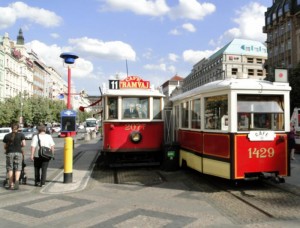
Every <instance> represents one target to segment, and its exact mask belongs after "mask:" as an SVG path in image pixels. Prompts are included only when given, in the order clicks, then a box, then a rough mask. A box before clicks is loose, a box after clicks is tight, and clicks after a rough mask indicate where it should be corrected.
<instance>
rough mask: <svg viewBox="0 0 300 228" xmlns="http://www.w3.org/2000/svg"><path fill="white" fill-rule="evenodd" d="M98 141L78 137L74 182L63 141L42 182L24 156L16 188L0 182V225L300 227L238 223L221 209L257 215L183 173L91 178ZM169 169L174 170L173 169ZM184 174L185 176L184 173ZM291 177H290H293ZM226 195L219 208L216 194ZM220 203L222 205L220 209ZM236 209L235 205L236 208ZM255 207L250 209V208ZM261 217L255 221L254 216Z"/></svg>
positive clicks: (1, 173) (0, 173)
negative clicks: (165, 177) (192, 183)
mask: <svg viewBox="0 0 300 228" xmlns="http://www.w3.org/2000/svg"><path fill="white" fill-rule="evenodd" d="M100 144H101V141H100V140H99V138H98V139H92V140H91V141H89V142H84V141H81V142H80V141H78V142H77V143H76V144H75V149H74V167H73V183H70V184H64V183H63V179H62V176H63V169H62V167H63V147H64V145H57V146H56V148H57V151H56V154H57V155H56V160H54V161H51V163H50V167H49V171H48V178H47V179H48V182H47V184H46V186H45V187H43V188H39V187H34V186H33V178H32V177H33V167H32V163H31V162H29V161H28V162H27V164H28V166H27V167H26V172H27V175H28V176H29V180H28V184H27V185H21V186H20V190H18V191H12V190H6V189H5V188H0V200H1V204H0V219H1V222H0V227H41V226H43V227H120V228H127V227H130V228H131V227H145V228H146V227H172V228H173V227H273V228H274V227H299V222H300V218H299V217H298V218H294V217H293V218H290V219H286V220H277V219H272V218H269V219H266V220H264V219H263V218H262V219H261V220H253V221H252V220H251V218H249V221H248V222H247V223H239V221H237V220H234V219H232V218H230V217H228V215H227V214H226V213H225V210H226V207H236V208H237V210H236V213H237V214H239V213H242V214H245V215H244V216H247V213H248V215H249V216H253V218H254V217H255V216H261V215H260V214H255V213H256V212H253V211H252V212H251V211H247V210H246V209H243V208H242V207H240V205H239V204H237V203H236V201H235V200H234V199H232V200H231V199H229V198H226V197H225V196H223V194H224V193H223V192H211V191H209V189H206V188H205V187H203V188H200V187H201V186H200V187H199V189H198V190H197V191H195V190H191V189H190V188H189V184H188V183H187V182H186V181H187V180H184V179H175V180H172V181H170V182H167V181H163V182H160V181H159V180H158V179H157V178H156V179H154V180H151V181H149V182H148V183H152V184H150V185H147V184H139V183H134V184H132V183H123V184H118V185H116V184H111V183H103V182H99V181H97V179H93V178H91V175H90V174H91V172H90V171H91V169H92V164H93V162H94V161H95V159H96V158H97V155H98V153H99V151H98V150H99V148H100ZM299 163H300V155H298V154H297V160H296V161H293V163H292V174H293V173H294V172H297V171H298V170H299V167H300V164H299ZM4 165H5V162H4V155H3V154H2V153H1V155H0V177H1V179H4V178H5V166H4ZM170 175H176V172H175V173H173V174H170ZM183 178H184V176H183ZM292 178H294V179H292ZM299 183H300V181H299V177H297V176H296V175H295V176H293V177H291V178H287V183H286V184H284V185H285V187H286V188H289V187H291V188H293V187H294V186H296V187H299ZM224 198H226V199H227V201H226V202H225V205H223V208H222V209H220V207H219V204H218V203H217V202H218V201H219V200H220V201H221V200H223V199H224ZM224 208H225V209H224ZM239 209H240V210H239ZM253 213H254V214H253ZM257 221H260V222H257Z"/></svg>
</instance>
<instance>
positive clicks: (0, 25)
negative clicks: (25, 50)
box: [0, 7, 17, 29]
mask: <svg viewBox="0 0 300 228" xmlns="http://www.w3.org/2000/svg"><path fill="white" fill-rule="evenodd" d="M16 20H17V16H16V14H15V12H14V11H13V9H11V8H8V7H0V29H4V28H8V27H10V26H12V25H13V24H14V23H15V22H16Z"/></svg>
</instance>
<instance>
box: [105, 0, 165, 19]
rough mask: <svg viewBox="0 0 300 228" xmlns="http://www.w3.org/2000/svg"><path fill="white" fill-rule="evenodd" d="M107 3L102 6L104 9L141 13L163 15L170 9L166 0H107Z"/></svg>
mask: <svg viewBox="0 0 300 228" xmlns="http://www.w3.org/2000/svg"><path fill="white" fill-rule="evenodd" d="M105 3H106V5H104V6H102V10H111V11H126V10H129V11H132V12H134V13H135V14H139V15H150V16H162V15H164V14H166V13H167V12H168V11H169V10H170V9H169V7H168V6H167V4H166V2H165V0H155V1H148V0H134V1H128V0H105Z"/></svg>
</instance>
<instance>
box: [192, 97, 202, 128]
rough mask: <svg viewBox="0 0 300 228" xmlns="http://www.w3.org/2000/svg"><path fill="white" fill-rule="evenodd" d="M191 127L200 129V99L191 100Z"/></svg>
mask: <svg viewBox="0 0 300 228" xmlns="http://www.w3.org/2000/svg"><path fill="white" fill-rule="evenodd" d="M191 106H192V107H191V108H192V128H194V129H200V126H201V121H200V99H195V100H192V105H191Z"/></svg>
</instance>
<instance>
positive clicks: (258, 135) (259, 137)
mask: <svg viewBox="0 0 300 228" xmlns="http://www.w3.org/2000/svg"><path fill="white" fill-rule="evenodd" d="M275 137H276V135H275V133H274V131H251V132H250V133H249V134H248V138H249V140H250V141H273V140H274V139H275Z"/></svg>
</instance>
